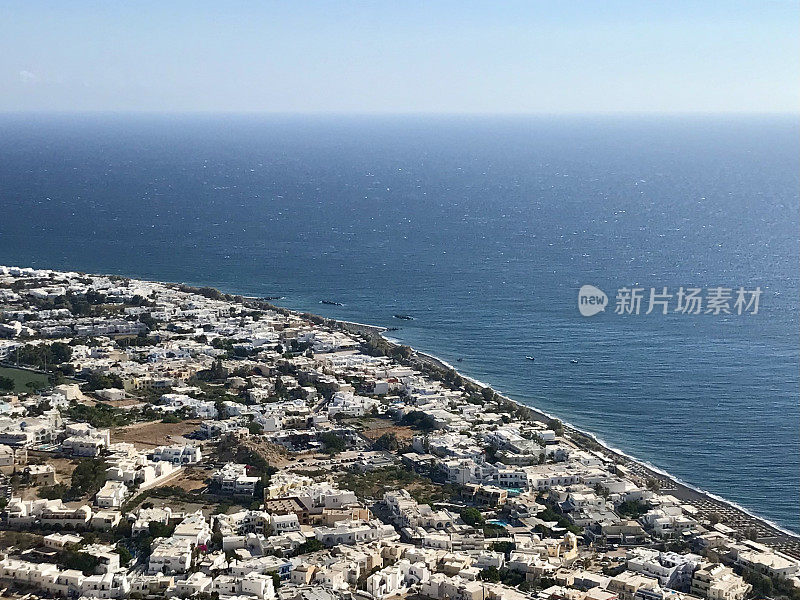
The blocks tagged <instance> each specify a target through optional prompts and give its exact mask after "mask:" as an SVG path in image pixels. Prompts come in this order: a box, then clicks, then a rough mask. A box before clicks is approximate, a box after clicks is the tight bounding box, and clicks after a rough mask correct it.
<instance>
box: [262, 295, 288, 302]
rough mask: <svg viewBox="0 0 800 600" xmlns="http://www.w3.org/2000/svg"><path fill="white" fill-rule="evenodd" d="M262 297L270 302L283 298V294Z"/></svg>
mask: <svg viewBox="0 0 800 600" xmlns="http://www.w3.org/2000/svg"><path fill="white" fill-rule="evenodd" d="M261 299H262V300H264V301H266V302H270V301H271V300H283V296H264V297H263V298H261Z"/></svg>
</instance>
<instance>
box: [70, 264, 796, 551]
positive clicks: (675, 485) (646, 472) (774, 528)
mask: <svg viewBox="0 0 800 600" xmlns="http://www.w3.org/2000/svg"><path fill="white" fill-rule="evenodd" d="M69 272H76V273H79V274H81V273H83V274H88V273H85V272H81V271H77V270H70V271H69ZM100 276H109V275H100ZM110 276H113V277H120V278H123V279H126V280H129V281H130V280H134V281H135V280H138V281H146V282H149V283H156V284H160V285H167V286H174V287H177V288H179V289H182V290H183V291H190V292H192V293H198V294H200V295H204V294H203V293H202V292H201V290H202V289H206V290H209V289H211V290H214V291H215V292H217V293H219V294H220V295H221V296H222V297H223V298H224V299H225V300H226V301H229V302H241V303H243V304H251V305H255V306H253V308H260V309H266V310H276V311H279V312H282V311H283V312H288V313H291V314H293V315H295V316H297V317H300V318H305V319H307V320H308V319H309V318H313V319H315V320H318V321H319V323H318V324H324V325H328V326H330V327H335V328H338V329H341V330H344V331H347V332H349V333H351V334H354V335H357V336H362V337H364V338H370V337H378V338H380V339H381V340H382V341H383V342H384V343H385V344H388V345H389V346H391V347H395V348H399V347H405V348H409V349H410V350H411V353H412V359H414V360H412V362H414V363H417V365H418V366H427V367H429V368H432V369H433V370H434V371H439V372H441V371H450V370H452V371H455V372H456V373H458V375H459V376H460V377H461V378H462V379H463V380H464V381H467V382H469V383H470V384H471V385H474V386H477V387H480V388H484V387H490V388H491V389H492V390H494V392H495V393H496V394H497V396H498V398H499V399H500V400H501V401H502V402H505V403H508V404H512V405H514V406H515V407H516V408H518V409H520V410H521V411H523V412H525V413H526V416H527V418H529V419H531V420H535V421H540V422H544V423H547V422H548V421H550V420H554V419H555V420H558V421H560V422H561V423H562V424H563V426H564V434H565V437H567V439H569V441H570V442H571V443H572V444H573V445H575V446H578V447H584V448H586V449H588V450H590V451H596V452H599V453H601V454H603V455H604V456H605V457H606V458H607V459H609V460H611V461H613V462H615V463H617V465H620V464H621V465H622V466H623V467H624V468H625V469H626V476H627V477H630V478H633V479H636V480H639V481H640V482H641V483H644V482H645V481H646V480H647V479H655V480H656V481H658V482H659V484H661V485H662V486H663V485H664V484H667V486H669V487H662V489H661V491H662V492H664V493H668V494H670V495H672V496H675V497H676V498H677V499H679V500H682V501H684V502H685V503H686V504H688V505H691V506H693V507H695V508H696V509H697V512H698V517H701V518H702V516H703V515H705V516H708V515H709V514H712V513H715V512H716V513H719V514H720V515H723V517H724V518H723V519H722V521H724V524H726V525H728V526H729V527H731V528H732V529H734V530H736V532H737V534H739V535H742V536H744V532H745V531H746V530H748V529H755V530H757V532H758V540H759V541H760V542H762V543H766V544H768V545H770V546H772V547H774V548H776V549H778V550H780V551H782V552H785V553H786V554H789V555H791V556H793V557H795V558H798V559H800V533H797V532H794V531H791V530H788V529H785V528H783V527H781V526H780V525H778V524H777V523H774V522H772V521H770V520H769V519H767V518H765V517H761V516H758V515H756V514H753V513H752V512H750V511H749V510H748V509H746V508H744V507H742V506H740V505H738V504H736V503H735V502H732V501H730V500H727V499H725V498H723V497H721V496H718V495H716V494H714V493H713V492H709V491H707V490H703V489H701V488H698V487H695V486H692V485H690V484H687V483H685V482H683V481H681V480H680V479H679V478H678V477H675V476H674V475H672V474H670V473H669V472H667V471H665V470H663V469H660V468H659V467H656V466H655V465H652V464H650V463H648V462H646V461H642V460H640V459H637V458H636V457H634V456H631V455H629V454H627V453H625V452H624V451H623V450H620V449H619V448H616V447H614V446H611V445H609V444H608V443H607V442H606V441H605V440H603V439H601V438H599V437H597V436H596V435H595V434H593V433H592V432H590V431H585V430H582V429H579V428H577V427H575V426H573V425H572V424H570V423H568V422H564V421H562V420H561V419H560V418H559V417H558V416H557V415H552V414H549V413H547V412H545V411H543V410H541V409H538V408H536V407H534V406H529V405H527V404H523V403H522V402H520V401H518V400H514V399H512V398H509V397H508V396H505V395H504V394H502V393H501V392H498V391H497V390H496V389H495V388H494V387H492V386H491V385H489V384H487V383H484V382H482V381H479V380H477V379H475V378H473V377H470V376H469V375H465V374H464V373H462V372H460V371H459V370H458V369H457V368H456V367H454V366H453V365H450V364H449V363H448V362H446V361H445V360H443V359H441V358H439V357H437V356H435V355H433V354H429V353H426V352H422V351H420V350H418V349H416V348H412V347H410V346H407V345H405V344H400V343H398V341H397V340H390V339H387V337H386V336H385V335H384V334H385V333H386V332H387V331H388V330H389V329H388V328H387V327H382V326H379V325H369V324H365V323H358V322H353V321H344V320H339V319H334V318H330V317H324V316H322V315H319V314H315V313H310V312H308V311H303V310H298V309H295V308H287V307H285V306H278V305H275V304H272V302H271V301H268V300H266V299H263V298H259V297H253V296H245V295H241V294H235V293H233V294H232V293H227V292H223V291H222V290H219V289H217V288H211V287H200V286H196V285H189V284H185V283H179V282H165V281H155V280H151V279H137V278H132V277H127V276H122V275H118V274H114V275H110ZM581 438H583V439H581ZM587 440H589V441H590V443H588V444H587ZM587 446H596V448H591V447H587Z"/></svg>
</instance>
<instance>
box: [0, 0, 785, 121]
mask: <svg viewBox="0 0 800 600" xmlns="http://www.w3.org/2000/svg"><path fill="white" fill-rule="evenodd" d="M798 25H800V2H798V1H769V0H751V1H742V2H734V1H727V2H713V1H711V0H696V1H692V2H681V1H676V0H670V1H665V2H653V1H650V0H638V1H630V2H614V1H611V2H605V1H601V0H596V1H587V2H580V1H574V2H573V1H565V2H560V1H557V0H548V1H545V2H537V1H534V0H527V1H520V2H514V1H509V2H503V1H500V0H497V1H486V2H468V1H463V2H456V1H452V2H451V1H440V2H437V1H435V0H429V1H414V0H402V1H397V2H390V1H384V2H381V1H374V2H350V1H345V0H342V1H338V2H333V1H331V2H322V1H320V2H311V1H309V2H301V1H289V0H287V1H285V2H266V1H265V2H225V1H214V2H205V1H201V0H193V1H187V2H179V1H174V2H171V1H169V0H159V1H156V2H144V1H142V2H133V1H131V2H121V1H116V0H113V1H112V0H109V1H108V2H92V1H88V0H84V1H81V2H70V1H68V0H61V1H53V2H39V1H36V0H25V1H19V2H17V1H8V0H0V110H64V111H78V110H147V111H272V112H308V111H312V112H448V113H451V112H490V113H495V112H501V113H508V112H511V113H518V112H523V113H524V112H607V111H657V112H663V111H667V112H683V111H701V112H718V111H746V112H776V111H777V112H787V111H789V112H796V111H797V110H798V103H799V102H800V93H799V90H800V87H799V86H798V81H799V78H798V75H799V74H800V42H799V41H798V38H799V35H798V31H800V28H798Z"/></svg>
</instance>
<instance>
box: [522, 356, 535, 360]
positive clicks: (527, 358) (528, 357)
mask: <svg viewBox="0 0 800 600" xmlns="http://www.w3.org/2000/svg"><path fill="white" fill-rule="evenodd" d="M525 360H536V359H535V358H534V357H532V356H526V357H525Z"/></svg>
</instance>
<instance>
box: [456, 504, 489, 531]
mask: <svg viewBox="0 0 800 600" xmlns="http://www.w3.org/2000/svg"><path fill="white" fill-rule="evenodd" d="M460 516H461V520H462V521H464V523H466V524H467V525H472V526H473V527H474V526H476V525H483V521H484V518H483V515H482V514H481V511H479V510H478V509H477V508H473V507H471V506H470V507H467V508H464V509H462V510H461V513H460Z"/></svg>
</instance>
